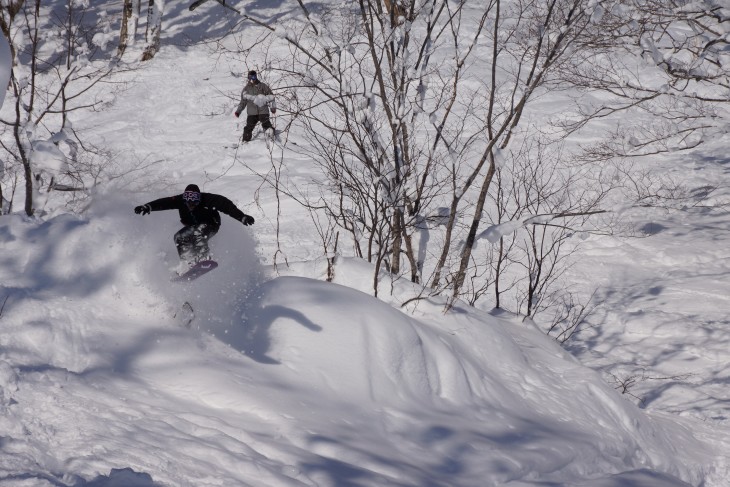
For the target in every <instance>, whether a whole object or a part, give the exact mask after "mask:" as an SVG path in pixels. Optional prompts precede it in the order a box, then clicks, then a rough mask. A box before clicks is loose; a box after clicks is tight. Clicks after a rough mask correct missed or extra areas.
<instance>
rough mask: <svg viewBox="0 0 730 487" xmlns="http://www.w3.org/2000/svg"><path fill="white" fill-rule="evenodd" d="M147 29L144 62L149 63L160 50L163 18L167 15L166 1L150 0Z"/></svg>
mask: <svg viewBox="0 0 730 487" xmlns="http://www.w3.org/2000/svg"><path fill="white" fill-rule="evenodd" d="M148 1H149V3H148V5H147V28H146V30H145V46H144V51H143V53H142V61H149V60H150V59H152V58H153V57H155V54H157V51H159V50H160V34H161V33H162V16H163V14H164V13H165V0H148Z"/></svg>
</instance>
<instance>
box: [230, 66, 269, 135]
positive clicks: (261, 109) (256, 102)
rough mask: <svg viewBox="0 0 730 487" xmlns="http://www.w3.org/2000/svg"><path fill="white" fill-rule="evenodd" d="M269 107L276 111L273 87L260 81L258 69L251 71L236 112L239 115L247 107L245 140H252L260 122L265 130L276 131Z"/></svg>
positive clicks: (244, 129) (244, 130)
mask: <svg viewBox="0 0 730 487" xmlns="http://www.w3.org/2000/svg"><path fill="white" fill-rule="evenodd" d="M269 107H271V113H276V101H275V100H274V94H273V93H272V91H271V88H269V85H267V84H266V83H262V82H261V81H259V78H258V76H257V75H256V71H249V72H248V83H246V86H244V87H243V91H242V92H241V102H240V103H239V104H238V107H237V108H236V113H235V115H236V117H238V116H240V115H241V113H242V112H243V109H244V108H245V109H246V115H247V116H246V126H245V127H244V128H243V141H244V142H248V141H250V140H251V136H252V135H253V129H254V127H256V124H257V123H258V122H261V126H262V127H263V128H264V131H266V130H271V131H272V132H273V131H274V128H273V127H272V126H271V119H270V118H269Z"/></svg>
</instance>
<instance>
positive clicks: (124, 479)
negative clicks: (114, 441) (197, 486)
mask: <svg viewBox="0 0 730 487" xmlns="http://www.w3.org/2000/svg"><path fill="white" fill-rule="evenodd" d="M67 477H68V476H67V475H61V474H55V475H52V474H47V473H44V472H28V473H17V474H13V475H7V476H5V477H0V484H2V483H5V482H14V483H15V482H19V483H21V482H22V483H23V485H25V484H26V483H27V482H33V481H37V482H42V483H43V485H46V484H48V485H52V486H55V487H69V486H70V485H73V486H74V487H164V486H163V484H159V483H157V482H155V481H154V480H153V479H152V477H151V476H150V475H149V474H147V473H140V472H135V471H134V470H132V469H131V468H113V469H111V472H110V473H109V475H99V476H97V477H95V478H94V479H92V480H88V481H87V480H84V479H83V478H80V477H77V476H75V475H72V477H75V478H74V479H73V484H68V483H67V482H66V480H67ZM61 478H63V480H61ZM18 485H20V484H18ZM27 485H31V484H30V483H28V484H27ZM33 485H35V484H33Z"/></svg>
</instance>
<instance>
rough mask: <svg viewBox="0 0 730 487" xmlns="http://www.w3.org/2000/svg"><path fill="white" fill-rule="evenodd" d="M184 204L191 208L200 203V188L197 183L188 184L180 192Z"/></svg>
mask: <svg viewBox="0 0 730 487" xmlns="http://www.w3.org/2000/svg"><path fill="white" fill-rule="evenodd" d="M182 197H183V200H184V201H185V204H186V205H188V208H190V209H193V208H195V207H196V206H198V204H200V188H198V185H197V184H188V185H187V186H186V187H185V191H184V192H183V194H182Z"/></svg>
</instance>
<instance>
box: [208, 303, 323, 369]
mask: <svg viewBox="0 0 730 487" xmlns="http://www.w3.org/2000/svg"><path fill="white" fill-rule="evenodd" d="M280 319H288V320H290V321H293V322H294V323H297V324H298V325H301V326H303V327H305V328H307V329H309V330H312V331H320V330H322V327H321V326H319V325H317V324H316V323H313V322H312V321H311V320H309V318H307V317H306V316H305V315H304V314H302V313H301V312H299V311H296V310H293V309H291V308H287V307H285V306H279V305H262V304H261V303H260V302H258V300H256V299H254V300H251V301H249V302H248V303H246V305H245V306H243V307H242V308H241V315H240V321H238V322H237V323H235V325H234V326H232V327H230V328H226V329H215V328H211V329H210V330H209V332H210V333H211V334H212V335H213V336H215V337H216V338H218V339H219V340H220V341H222V342H224V343H226V344H228V345H229V346H230V347H232V348H233V349H235V350H238V351H239V352H241V353H243V354H244V355H246V356H247V357H249V358H251V359H253V360H255V361H256V362H259V363H262V364H278V363H280V362H279V361H278V360H276V359H274V358H273V357H271V356H270V355H269V352H270V350H271V326H272V325H273V324H274V322H276V321H277V320H280Z"/></svg>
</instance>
